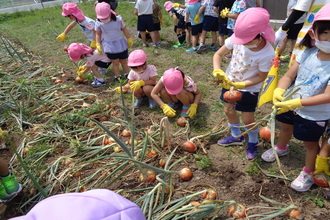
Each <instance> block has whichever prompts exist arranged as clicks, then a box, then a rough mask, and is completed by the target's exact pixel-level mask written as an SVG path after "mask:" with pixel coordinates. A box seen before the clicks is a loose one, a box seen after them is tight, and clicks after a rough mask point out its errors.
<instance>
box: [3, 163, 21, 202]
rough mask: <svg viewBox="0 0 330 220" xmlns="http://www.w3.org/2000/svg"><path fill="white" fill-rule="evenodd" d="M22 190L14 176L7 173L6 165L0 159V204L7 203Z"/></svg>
mask: <svg viewBox="0 0 330 220" xmlns="http://www.w3.org/2000/svg"><path fill="white" fill-rule="evenodd" d="M21 190H22V185H21V184H19V183H18V182H17V180H16V178H15V176H14V174H12V173H11V172H10V171H9V168H8V165H7V164H6V163H5V162H4V161H3V160H2V159H0V202H8V201H10V200H11V199H13V198H14V197H15V196H16V195H17V194H18V193H19V192H20V191H21Z"/></svg>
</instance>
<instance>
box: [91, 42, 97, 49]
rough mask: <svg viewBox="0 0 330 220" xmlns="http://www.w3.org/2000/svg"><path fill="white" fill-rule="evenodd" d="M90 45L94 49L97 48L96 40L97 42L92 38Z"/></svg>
mask: <svg viewBox="0 0 330 220" xmlns="http://www.w3.org/2000/svg"><path fill="white" fill-rule="evenodd" d="M90 47H91V48H93V49H95V48H96V42H95V40H92V42H91V45H90Z"/></svg>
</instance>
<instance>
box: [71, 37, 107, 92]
mask: <svg viewBox="0 0 330 220" xmlns="http://www.w3.org/2000/svg"><path fill="white" fill-rule="evenodd" d="M68 54H69V57H70V59H71V60H72V61H73V62H76V61H78V60H82V59H86V65H85V66H84V67H83V68H82V69H80V71H79V72H78V75H79V76H82V75H84V74H86V73H88V72H89V71H91V70H92V72H93V74H94V81H93V82H92V84H91V85H92V86H93V87H99V86H103V85H105V81H104V79H103V78H102V75H101V74H100V72H99V71H98V67H100V68H105V69H107V68H108V67H109V66H110V64H111V61H110V60H109V58H108V57H107V56H106V55H104V54H98V53H95V51H94V49H93V48H91V47H89V46H87V45H85V44H78V43H72V44H70V45H69V47H68Z"/></svg>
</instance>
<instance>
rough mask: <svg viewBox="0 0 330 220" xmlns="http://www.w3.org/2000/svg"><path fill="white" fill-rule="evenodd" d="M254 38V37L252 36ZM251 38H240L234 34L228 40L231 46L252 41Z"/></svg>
mask: <svg viewBox="0 0 330 220" xmlns="http://www.w3.org/2000/svg"><path fill="white" fill-rule="evenodd" d="M254 37H255V36H254ZM254 37H253V36H251V37H244V38H240V37H237V36H236V35H235V32H234V33H233V34H232V35H231V36H230V40H231V42H232V43H233V44H246V43H248V42H250V41H251V40H253V38H254Z"/></svg>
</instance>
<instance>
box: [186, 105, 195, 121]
mask: <svg viewBox="0 0 330 220" xmlns="http://www.w3.org/2000/svg"><path fill="white" fill-rule="evenodd" d="M197 107H198V105H197V104H195V103H193V104H191V105H190V108H189V109H188V111H187V115H188V116H189V118H193V117H194V116H195V115H196V113H197Z"/></svg>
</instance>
